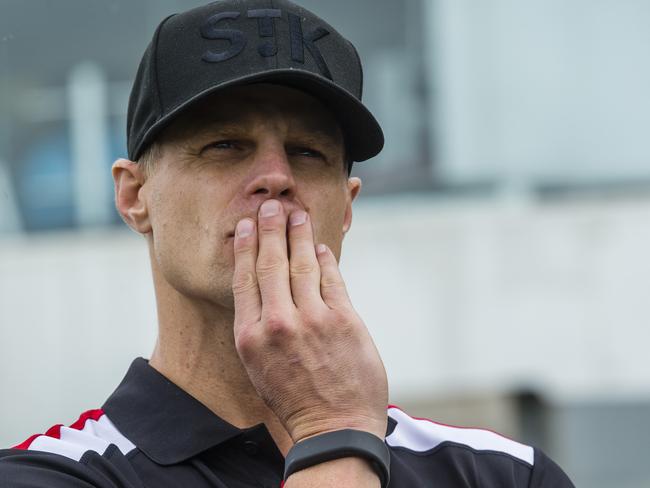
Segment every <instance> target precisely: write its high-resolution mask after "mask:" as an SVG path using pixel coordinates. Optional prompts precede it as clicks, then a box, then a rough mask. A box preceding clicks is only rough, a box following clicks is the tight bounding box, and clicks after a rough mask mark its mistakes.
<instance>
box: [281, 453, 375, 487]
mask: <svg viewBox="0 0 650 488" xmlns="http://www.w3.org/2000/svg"><path fill="white" fill-rule="evenodd" d="M323 480H326V481H327V483H328V484H325V483H322V481H323ZM315 481H316V482H321V484H322V485H325V486H330V485H333V486H336V487H337V488H360V487H364V488H365V487H372V488H381V478H380V477H379V475H378V473H377V471H376V470H375V468H374V467H373V466H372V464H371V463H370V461H368V460H367V459H364V458H360V457H346V458H340V459H333V460H331V461H327V462H324V463H320V464H316V465H314V466H310V467H309V468H305V469H303V470H300V471H296V472H295V473H293V474H291V475H289V476H288V477H287V478H285V481H284V485H283V486H284V488H293V487H294V486H311V485H312V484H314V482H315ZM321 484H318V483H316V485H317V486H321Z"/></svg>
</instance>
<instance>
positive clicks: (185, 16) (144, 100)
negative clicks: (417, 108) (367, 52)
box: [127, 0, 384, 161]
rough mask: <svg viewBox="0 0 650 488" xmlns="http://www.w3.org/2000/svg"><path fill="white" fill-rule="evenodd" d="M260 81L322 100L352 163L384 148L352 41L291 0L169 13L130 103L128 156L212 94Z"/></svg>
mask: <svg viewBox="0 0 650 488" xmlns="http://www.w3.org/2000/svg"><path fill="white" fill-rule="evenodd" d="M262 82H264V83H275V84H282V85H286V86H290V87H293V88H297V89H300V90H303V91H305V92H307V93H309V94H310V95H312V96H314V97H316V98H318V99H320V100H321V101H322V102H323V103H324V104H325V105H326V106H327V107H329V108H330V110H332V112H333V113H334V115H335V116H336V117H337V119H338V121H339V123H340V125H341V128H342V130H343V133H344V135H345V139H346V145H347V147H348V151H349V154H350V156H351V158H352V160H353V161H365V160H366V159H369V158H371V157H373V156H376V155H377V154H378V153H379V152H380V151H381V149H382V147H383V144H384V136H383V133H382V130H381V127H380V126H379V124H378V122H377V121H376V120H375V118H374V117H373V115H372V114H371V113H370V111H369V110H368V109H367V108H366V107H365V106H364V105H363V104H362V103H361V94H362V86H363V71H362V67H361V61H360V60H359V56H358V54H357V51H356V49H355V48H354V46H353V45H352V43H350V42H349V41H348V40H346V39H345V38H343V37H342V36H341V35H340V34H339V33H338V32H337V31H336V30H335V29H334V28H332V27H331V26H330V25H328V24H327V23H326V22H324V21H323V20H322V19H320V18H319V17H317V16H316V15H314V14H313V13H311V12H309V11H308V10H306V9H304V8H302V7H300V6H297V5H295V4H293V3H291V2H289V1H287V0H223V1H217V2H213V3H210V4H209V5H205V6H203V7H198V8H195V9H192V10H188V11H186V12H183V13H181V14H175V15H171V16H170V17H167V18H166V19H165V20H163V21H162V22H161V23H160V25H159V26H158V28H157V29H156V32H155V34H154V36H153V39H152V40H151V43H150V44H149V46H148V47H147V49H146V51H145V53H144V55H143V56H142V60H141V61H140V66H139V68H138V73H137V75H136V79H135V82H134V84H133V89H132V90H131V97H130V99H129V110H128V116H127V141H128V150H129V159H131V160H132V161H135V160H137V159H138V158H139V157H140V155H141V154H142V152H143V151H144V150H145V149H146V148H147V147H148V146H149V145H150V144H151V143H152V142H153V141H154V139H155V138H156V136H157V135H158V134H159V133H160V131H161V130H162V129H163V128H164V127H165V126H166V125H167V124H169V123H170V122H171V121H172V120H173V119H174V118H175V117H176V116H177V115H178V114H179V113H181V112H182V111H184V110H186V109H187V108H189V107H190V106H193V104H195V103H199V102H200V101H201V100H202V99H203V98H204V97H206V96H207V95H209V94H211V93H213V92H215V91H216V90H219V89H223V88H226V87H229V86H233V85H243V84H250V83H262Z"/></svg>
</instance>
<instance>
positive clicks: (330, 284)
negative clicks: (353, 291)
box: [320, 276, 343, 290]
mask: <svg viewBox="0 0 650 488" xmlns="http://www.w3.org/2000/svg"><path fill="white" fill-rule="evenodd" d="M320 286H321V288H325V289H327V290H329V289H332V288H340V287H341V286H343V280H342V279H340V278H338V277H335V276H324V277H322V278H321V280H320Z"/></svg>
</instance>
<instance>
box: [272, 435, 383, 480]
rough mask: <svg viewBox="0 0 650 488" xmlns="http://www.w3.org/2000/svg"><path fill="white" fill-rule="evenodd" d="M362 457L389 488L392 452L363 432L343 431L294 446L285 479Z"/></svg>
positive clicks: (377, 439) (376, 439)
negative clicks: (334, 463) (300, 472)
mask: <svg viewBox="0 0 650 488" xmlns="http://www.w3.org/2000/svg"><path fill="white" fill-rule="evenodd" d="M351 456H354V457H362V458H365V459H367V460H368V461H370V463H371V464H372V466H373V467H374V468H375V471H377V474H378V475H379V479H380V480H381V487H382V488H386V487H387V486H388V481H389V479H390V451H389V450H388V446H386V443H385V442H384V441H383V440H382V439H380V438H379V437H377V436H376V435H373V434H371V433H370V432H364V431H361V430H353V429H344V430H336V431H334V432H327V433H326V434H320V435H317V436H314V437H310V438H309V439H305V440H304V441H300V442H298V443H297V444H295V445H294V446H293V447H292V448H291V449H290V450H289V453H288V454H287V458H286V460H285V463H284V479H285V481H286V479H287V478H288V477H289V476H290V475H291V474H293V473H295V472H296V471H300V470H302V469H305V468H309V467H310V466H314V465H316V464H320V463H324V462H326V461H332V460H334V459H340V458H343V457H351Z"/></svg>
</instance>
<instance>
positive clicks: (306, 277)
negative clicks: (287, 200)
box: [289, 210, 323, 309]
mask: <svg viewBox="0 0 650 488" xmlns="http://www.w3.org/2000/svg"><path fill="white" fill-rule="evenodd" d="M289 249H290V251H291V252H290V255H291V257H290V258H289V275H290V277H291V295H292V296H293V301H294V303H295V304H296V306H297V307H298V308H302V309H307V308H308V307H316V306H318V305H320V306H321V307H322V303H323V300H322V299H321V295H320V266H319V264H318V259H316V252H315V251H314V237H313V231H312V226H311V219H310V218H309V214H307V212H305V211H304V210H296V211H294V212H292V213H291V215H290V216H289Z"/></svg>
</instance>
